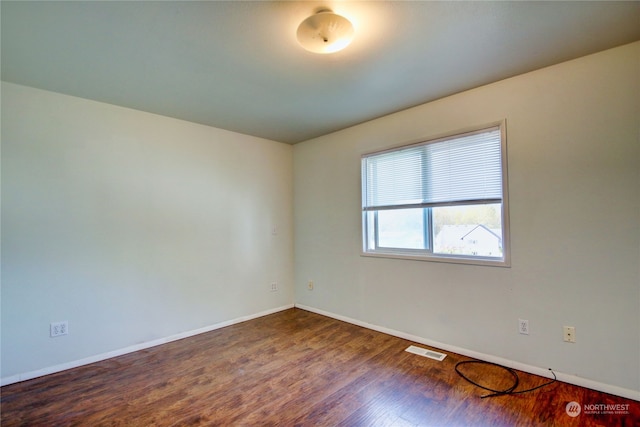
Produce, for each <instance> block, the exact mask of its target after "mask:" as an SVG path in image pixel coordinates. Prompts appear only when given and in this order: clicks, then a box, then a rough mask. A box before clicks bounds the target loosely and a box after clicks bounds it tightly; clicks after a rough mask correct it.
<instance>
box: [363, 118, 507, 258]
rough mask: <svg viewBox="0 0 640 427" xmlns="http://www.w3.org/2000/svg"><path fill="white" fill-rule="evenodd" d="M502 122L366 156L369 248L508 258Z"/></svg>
mask: <svg viewBox="0 0 640 427" xmlns="http://www.w3.org/2000/svg"><path fill="white" fill-rule="evenodd" d="M504 152H505V144H504V138H503V133H502V125H496V126H492V127H490V128H487V129H481V130H478V131H475V132H469V133H465V134H461V135H454V136H452V137H448V138H442V139H438V140H435V141H427V142H424V143H420V144H413V145H410V146H406V147H400V148H398V149H393V150H387V151H383V152H379V153H373V154H369V155H365V156H363V158H362V184H363V185H362V187H363V194H362V198H363V200H362V202H363V233H364V239H363V240H364V253H365V254H372V255H392V256H404V257H424V258H428V259H435V260H447V261H451V260H457V261H461V262H474V261H480V263H486V262H488V263H496V264H502V265H505V264H506V262H507V259H508V257H507V254H506V248H507V247H506V243H507V242H505V238H506V235H507V234H508V233H506V227H507V221H506V220H505V218H506V212H507V206H506V197H505V194H506V178H505V177H506V173H505V170H504V169H505V167H504V166H503V157H504Z"/></svg>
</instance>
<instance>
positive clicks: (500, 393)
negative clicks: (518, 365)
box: [456, 360, 557, 399]
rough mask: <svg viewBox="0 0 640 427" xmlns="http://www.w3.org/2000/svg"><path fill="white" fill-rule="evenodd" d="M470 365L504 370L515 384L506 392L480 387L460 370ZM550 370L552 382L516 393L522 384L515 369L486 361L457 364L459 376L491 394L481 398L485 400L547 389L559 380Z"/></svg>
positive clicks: (469, 361)
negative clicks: (461, 367) (488, 366)
mask: <svg viewBox="0 0 640 427" xmlns="http://www.w3.org/2000/svg"><path fill="white" fill-rule="evenodd" d="M469 364H482V365H490V366H496V367H498V368H501V369H504V370H505V371H507V372H508V373H509V374H511V376H512V377H513V384H512V385H511V386H510V387H508V388H506V389H504V390H494V389H492V388H489V387H485V386H483V385H480V384H478V383H476V382H474V381H472V380H471V379H469V377H467V376H466V375H465V374H463V373H462V372H460V370H459V369H458V366H461V365H469ZM549 370H550V371H551V373H552V374H553V379H552V380H551V381H548V382H546V383H544V384H541V385H539V386H537V387H533V388H529V389H527V390H518V391H516V388H517V387H518V385H519V384H520V378H519V377H518V373H517V372H516V371H515V369H511V368H508V367H506V366H502V365H498V364H497V363H493V362H485V361H484V360H464V361H462V362H458V363H456V372H457V373H458V375H460V376H461V377H462V378H464V379H465V380H467V381H468V382H470V383H471V384H473V385H475V386H476V387H480V388H482V389H484V390H487V391H490V392H491V393H490V394H486V395H484V396H481V397H482V399H484V398H485V397H494V396H504V395H510V394H520V393H528V392H530V391H534V390H538V389H539V388H542V387H546V386H548V385H549V384H553V383H554V382H556V380H557V377H556V373H555V372H553V370H552V369H551V368H549Z"/></svg>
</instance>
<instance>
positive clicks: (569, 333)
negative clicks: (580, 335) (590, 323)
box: [562, 326, 576, 342]
mask: <svg viewBox="0 0 640 427" xmlns="http://www.w3.org/2000/svg"><path fill="white" fill-rule="evenodd" d="M562 329H563V331H564V342H576V328H575V327H574V326H564V327H563V328H562Z"/></svg>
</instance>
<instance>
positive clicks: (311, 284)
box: [307, 280, 313, 291]
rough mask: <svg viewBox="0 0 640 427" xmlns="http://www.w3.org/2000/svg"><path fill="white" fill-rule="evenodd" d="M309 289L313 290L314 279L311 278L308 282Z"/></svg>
mask: <svg viewBox="0 0 640 427" xmlns="http://www.w3.org/2000/svg"><path fill="white" fill-rule="evenodd" d="M307 289H309V290H310V291H312V290H313V280H309V281H308V282H307Z"/></svg>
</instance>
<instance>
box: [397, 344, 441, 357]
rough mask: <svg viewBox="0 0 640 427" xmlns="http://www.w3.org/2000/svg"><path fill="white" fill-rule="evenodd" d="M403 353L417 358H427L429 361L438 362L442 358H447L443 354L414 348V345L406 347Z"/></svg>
mask: <svg viewBox="0 0 640 427" xmlns="http://www.w3.org/2000/svg"><path fill="white" fill-rule="evenodd" d="M405 351H408V352H409V353H413V354H417V355H419V356H424V357H428V358H429V359H434V360H440V361H442V360H444V358H445V357H447V355H446V354H444V353H438V352H437V351H433V350H427V349H426V348H420V347H416V346H415V345H410V346H409V347H407V349H406V350H405Z"/></svg>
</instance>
